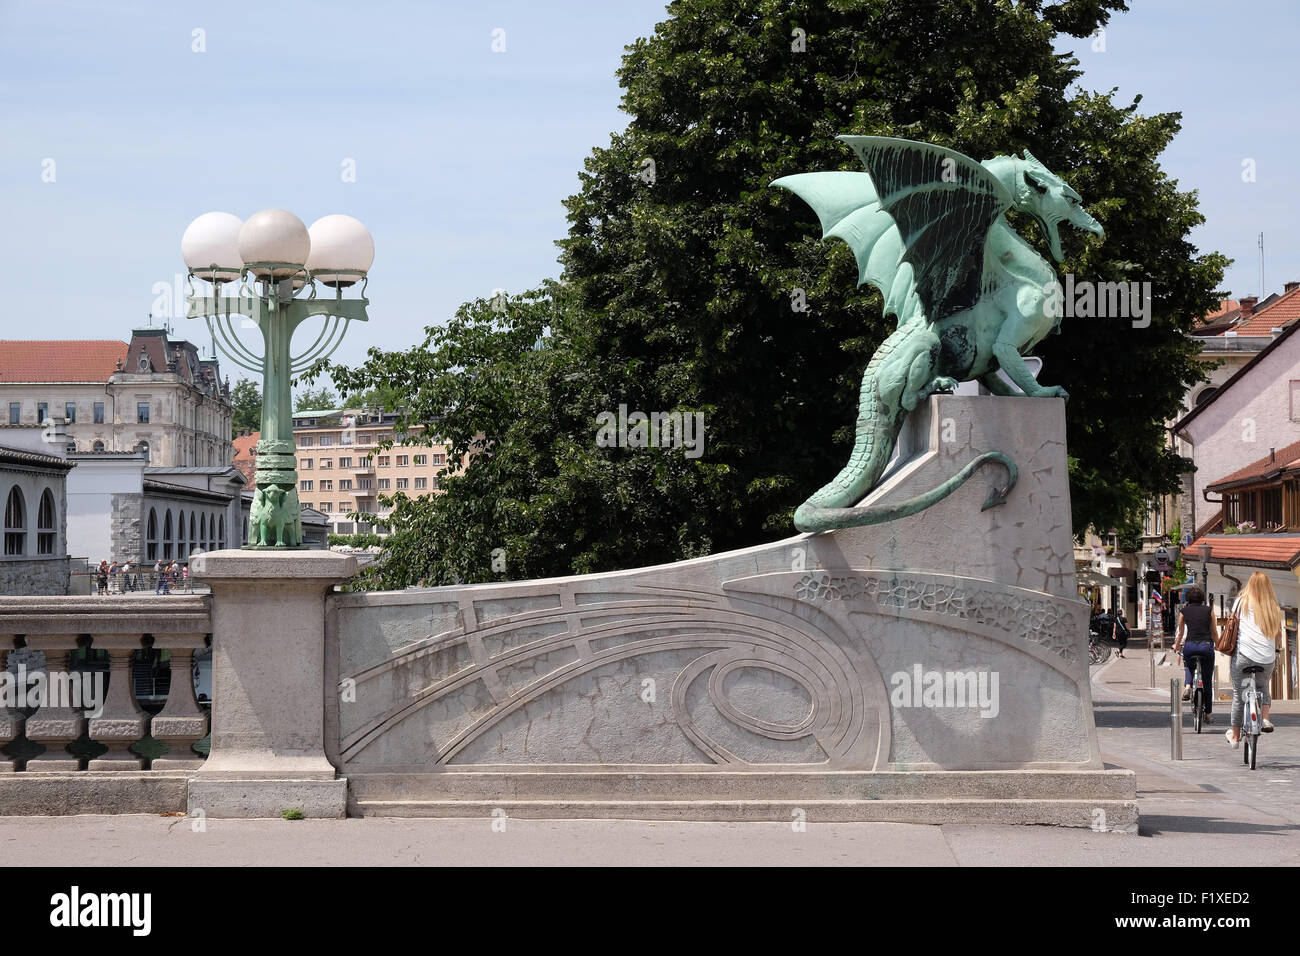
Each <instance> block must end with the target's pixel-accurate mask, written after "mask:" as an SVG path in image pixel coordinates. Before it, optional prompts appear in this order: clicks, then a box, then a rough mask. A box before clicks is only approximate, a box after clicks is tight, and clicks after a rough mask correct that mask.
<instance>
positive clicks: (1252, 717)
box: [1241, 664, 1264, 770]
mask: <svg viewBox="0 0 1300 956" xmlns="http://www.w3.org/2000/svg"><path fill="white" fill-rule="evenodd" d="M1241 673H1242V674H1243V675H1244V676H1243V677H1242V679H1241V703H1242V714H1241V760H1242V763H1244V764H1246V765H1247V766H1249V767H1250V769H1251V770H1254V769H1255V758H1256V757H1258V756H1259V735H1260V734H1261V733H1262V732H1263V730H1264V715H1263V714H1262V713H1260V709H1259V687H1258V686H1257V685H1256V684H1255V675H1256V674H1262V673H1264V668H1263V667H1261V666H1260V665H1258V664H1251V665H1250V666H1249V667H1243V668H1242V669H1241Z"/></svg>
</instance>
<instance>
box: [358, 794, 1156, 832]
mask: <svg viewBox="0 0 1300 956" xmlns="http://www.w3.org/2000/svg"><path fill="white" fill-rule="evenodd" d="M1099 811H1100V812H1099ZM349 812H350V815H355V816H387V817H484V818H492V817H494V816H495V817H500V816H501V815H502V814H503V813H504V815H505V817H506V818H510V817H514V818H516V819H529V820H575V819H577V820H681V821H701V822H706V821H723V822H733V823H764V822H766V823H781V824H787V823H790V824H792V823H794V822H795V821H802V822H805V823H914V824H931V825H940V824H950V823H962V824H1007V825H1026V824H1039V825H1044V826H1062V827H1081V828H1092V829H1097V830H1099V831H1100V830H1104V831H1107V832H1118V833H1132V832H1136V830H1137V820H1138V807H1137V801H1136V800H921V799H910V800H495V801H494V800H374V801H370V800H366V801H359V802H358V803H356V804H355V805H353V806H351V807H349Z"/></svg>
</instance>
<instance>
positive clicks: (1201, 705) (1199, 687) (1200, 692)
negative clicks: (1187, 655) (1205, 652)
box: [1192, 657, 1206, 734]
mask: <svg viewBox="0 0 1300 956" xmlns="http://www.w3.org/2000/svg"><path fill="white" fill-rule="evenodd" d="M1205 694H1206V691H1205V681H1204V680H1202V678H1201V659H1200V658H1199V657H1197V658H1196V670H1195V672H1194V673H1193V674H1192V726H1193V727H1195V728H1196V732H1197V733H1198V734H1199V733H1200V732H1201V724H1202V723H1203V722H1204V719H1205V716H1206V714H1205Z"/></svg>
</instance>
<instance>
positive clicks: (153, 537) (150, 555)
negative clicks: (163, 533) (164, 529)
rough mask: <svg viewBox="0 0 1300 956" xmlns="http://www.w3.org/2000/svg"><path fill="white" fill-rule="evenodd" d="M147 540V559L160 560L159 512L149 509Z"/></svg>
mask: <svg viewBox="0 0 1300 956" xmlns="http://www.w3.org/2000/svg"><path fill="white" fill-rule="evenodd" d="M146 540H147V541H148V550H147V552H146V555H145V556H146V558H147V559H148V560H150V561H157V560H158V512H156V511H154V510H153V509H152V508H150V509H149V533H148V535H147V538H146Z"/></svg>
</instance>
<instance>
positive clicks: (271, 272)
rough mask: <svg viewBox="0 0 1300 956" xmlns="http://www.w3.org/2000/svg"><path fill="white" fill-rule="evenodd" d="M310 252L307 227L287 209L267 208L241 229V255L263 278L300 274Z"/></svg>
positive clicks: (257, 274) (256, 274) (252, 217)
mask: <svg viewBox="0 0 1300 956" xmlns="http://www.w3.org/2000/svg"><path fill="white" fill-rule="evenodd" d="M310 254H311V237H310V236H308V235H307V227H306V226H304V225H303V224H302V220H301V219H299V218H298V217H297V216H295V215H294V214H293V213H291V212H288V211H287V210H284V209H263V210H262V211H261V212H259V213H256V214H255V215H252V216H249V217H248V222H246V223H244V225H243V228H242V229H240V230H239V256H240V258H241V259H242V260H243V262H244V264H245V265H246V266H249V267H250V268H251V270H252V273H253V275H255V276H257V278H259V279H284V278H288V277H289V276H292V275H296V274H298V273H299V272H301V271H302V269H303V266H304V265H305V264H306V262H307V257H308V256H309V255H310ZM271 263H275V265H274V266H273V265H271Z"/></svg>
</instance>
